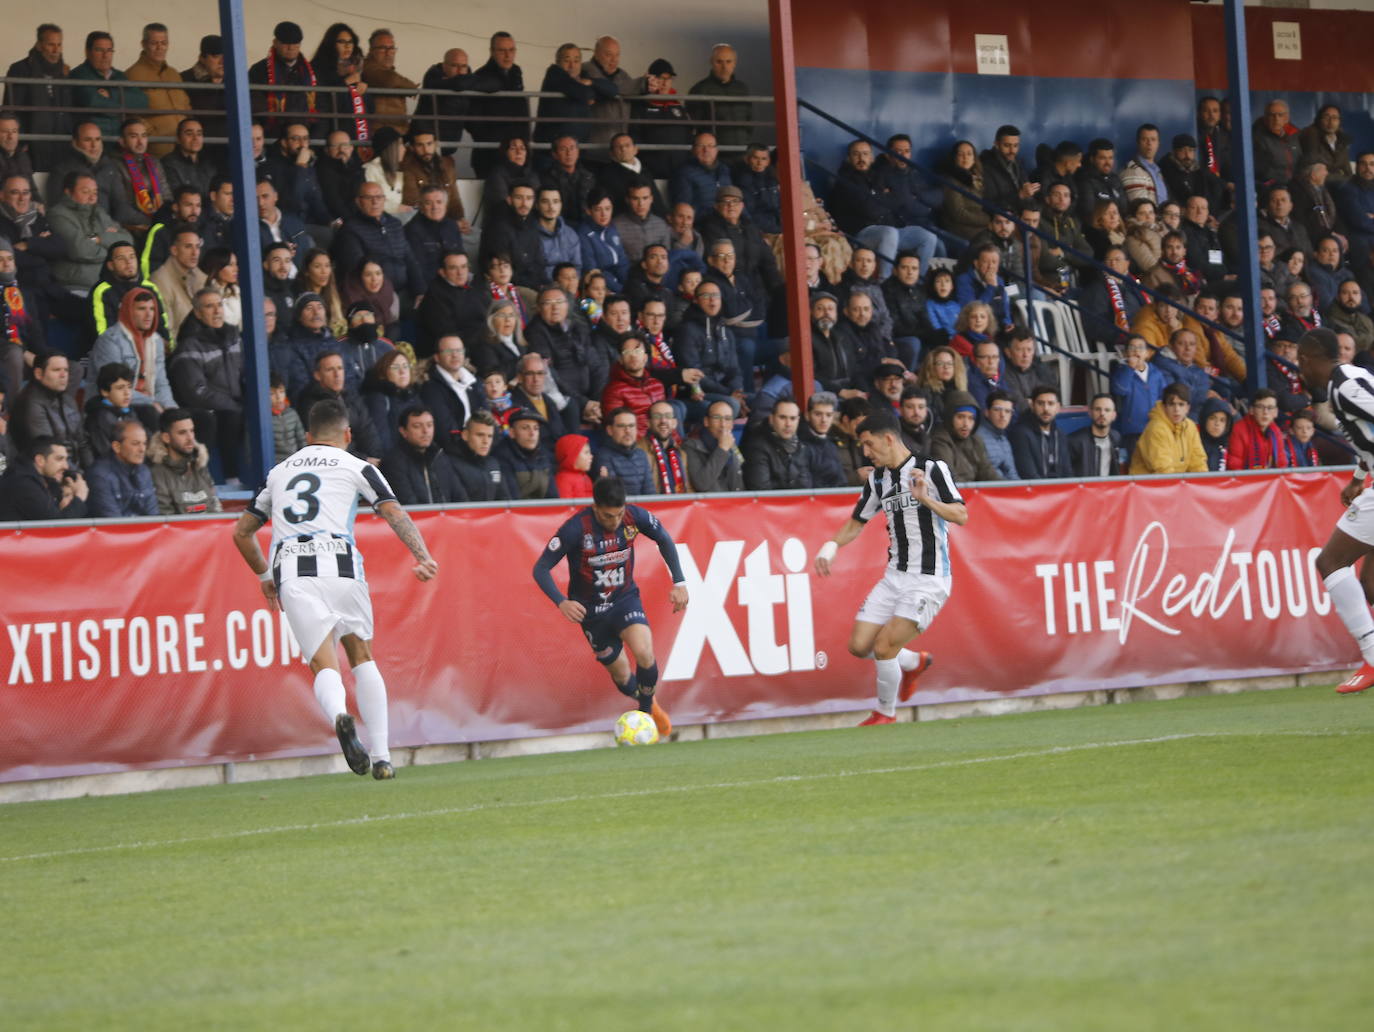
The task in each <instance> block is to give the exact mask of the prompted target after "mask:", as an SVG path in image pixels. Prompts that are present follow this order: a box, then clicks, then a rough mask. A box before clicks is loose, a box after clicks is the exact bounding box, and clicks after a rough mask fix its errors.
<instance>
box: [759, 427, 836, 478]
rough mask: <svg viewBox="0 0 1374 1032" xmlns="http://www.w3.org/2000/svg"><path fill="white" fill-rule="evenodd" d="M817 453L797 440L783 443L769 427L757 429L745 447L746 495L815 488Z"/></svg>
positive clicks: (800, 440) (796, 438) (798, 438)
mask: <svg viewBox="0 0 1374 1032" xmlns="http://www.w3.org/2000/svg"><path fill="white" fill-rule="evenodd" d="M817 460H818V456H817V454H816V450H815V449H813V448H810V447H808V446H807V445H806V443H805V442H804V441H803V440H802V439H801V438H800V437H795V436H794V437H793V438H792V439H791V440H790V441H784V440H783V439H782V438H781V437H779V436H778V435H777V434H776V433H774V432H773V428H772V427H771V426H762V427H759V428H758V429H757V430H756V431H755V432H754V433H753V434H752V435H750V437H749V440H748V441H746V442H745V444H744V487H745V490H747V491H787V490H799V489H801V488H807V487H815V486H816V474H817V470H816V464H817Z"/></svg>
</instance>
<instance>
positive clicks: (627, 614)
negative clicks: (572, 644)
mask: <svg viewBox="0 0 1374 1032" xmlns="http://www.w3.org/2000/svg"><path fill="white" fill-rule="evenodd" d="M634 624H643V625H644V626H645V627H647V626H649V618H648V617H646V616H645V615H644V603H643V602H642V601H640V598H639V592H638V591H632V592H630V593H629V594H628V595H625V596H624V597H623V598H620V599H617V600H616V601H614V602H610V603H607V604H605V607H604V608H603V607H602V606H588V607H587V615H586V616H585V617H584V618H583V620H582V633H583V634H585V635H586V636H587V644H588V645H590V646H591V647H592V651H593V652H594V653H596V661H597V662H598V663H603V664H605V665H606V666H610V665H611V664H612V663H614V662H615V661H616V657H618V656H619V655H620V650H621V647H622V645H621V641H620V634H621V632H622V631H624V630H625V628H626V627H630V626H632V625H634Z"/></svg>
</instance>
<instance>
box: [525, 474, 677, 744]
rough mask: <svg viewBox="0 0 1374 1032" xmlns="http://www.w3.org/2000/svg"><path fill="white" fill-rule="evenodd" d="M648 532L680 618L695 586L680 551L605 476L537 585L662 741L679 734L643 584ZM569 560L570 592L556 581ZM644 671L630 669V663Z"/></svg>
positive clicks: (553, 545)
mask: <svg viewBox="0 0 1374 1032" xmlns="http://www.w3.org/2000/svg"><path fill="white" fill-rule="evenodd" d="M640 534H643V535H644V536H645V537H647V538H648V539H649V540H651V541H653V542H654V543H655V544H657V545H658V551H659V554H660V555H662V556H663V561H664V562H665V563H667V564H668V571H669V572H670V573H671V574H672V575H673V590H672V591H671V592H670V593H669V595H668V599H669V601H670V602H672V604H673V612H674V613H680V612H682V610H684V609H686V608H687V584H686V580H685V578H684V577H683V575H682V566H681V564H680V563H679V562H678V558H677V546H676V545H674V544H673V539H672V537H671V536H670V535H669V534H668V532H667V531H666V530H664V529H663V524H661V523H659V522H658V519H657V518H656V517H655V516H654V515H653V514H652V513H650V512H649V511H648V510H647V509H641V508H640V507H639V506H638V505H626V504H625V485H624V484H622V483H621V482H620V481H619V480H618V479H616V478H615V477H602V478H601V479H600V480H598V481H597V482H596V483H595V484H594V485H593V487H592V504H591V505H589V506H588V507H587V508H585V509H583V510H582V511H581V512H579V513H577V515H575V516H573V517H572V518H571V519H570V520H568V521H567V522H566V523H564V524H563V526H561V527H559V528H558V533H557V534H555V535H554V536H553V537H552V538H551V539H550V540H549V543H548V546H547V547H546V548H545V549H544V550H543V551H542V552H540V554H539V561H538V562H536V563H535V564H534V580H535V583H537V584H538V585H539V587H540V590H542V591H543V592H544V594H546V595H548V596H549V598H550V599H552V600H553V603H554V605H556V606H557V607H558V610H559V612H561V613H562V614H563V615H564V616H566V617H567V618H568V619H569V620H571V621H572V622H573V623H575V624H581V625H582V633H583V634H585V635H586V636H587V644H588V645H590V646H591V647H592V651H593V652H594V653H595V654H596V658H597V662H599V663H601V665H602V666H604V667H605V668H606V670H607V672H608V673H609V674H610V675H611V680H612V681H614V682H615V686H616V688H618V689H619V690H620V691H621V692H622V693H624V694H625V695H628V696H629V697H630V698H632V699H634V700H635V702H636V703H637V704H638V706H639V708H640V709H641V710H643V711H644V712H645V713H648V714H649V715H651V716H652V717H653V718H654V723H655V724H656V725H657V726H658V734H659V737H660V738H666V737H667V736H668V735H669V734H671V733H672V730H673V724H672V721H670V720H669V719H668V714H667V713H666V712H664V710H663V707H662V706H660V705H659V704H658V702H657V701H656V699H655V698H654V690H655V688H656V687H657V685H658V663H657V661H656V660H655V659H654V639H653V635H652V633H651V632H650V631H649V621H648V619H647V618H646V617H645V616H644V603H643V602H641V601H640V598H639V586H638V585H637V584H635V578H634V573H635V551H634V543H635V538H636V537H638V536H639V535H640ZM565 558H566V559H567V560H568V593H567V595H564V594H563V593H562V592H561V591H559V590H558V585H556V584H555V583H554V582H553V568H554V567H555V566H557V565H558V564H559V563H560V562H562V561H563V559H565ZM631 656H633V657H634V662H635V666H636V669H635V670H634V671H631V670H630V657H631Z"/></svg>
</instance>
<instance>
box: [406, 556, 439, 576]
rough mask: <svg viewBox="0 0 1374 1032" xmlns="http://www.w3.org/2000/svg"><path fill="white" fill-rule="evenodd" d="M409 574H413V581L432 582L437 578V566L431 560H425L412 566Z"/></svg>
mask: <svg viewBox="0 0 1374 1032" xmlns="http://www.w3.org/2000/svg"><path fill="white" fill-rule="evenodd" d="M410 572H411V573H413V574H415V579H416V580H418V581H432V580H433V579H434V578H435V577H437V576H439V564H438V563H436V562H435V561H434V560H433V559H426V560H424V561H423V562H418V563H416V564H415V565H414V566H412V567H411V568H410Z"/></svg>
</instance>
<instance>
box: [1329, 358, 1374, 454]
mask: <svg viewBox="0 0 1374 1032" xmlns="http://www.w3.org/2000/svg"><path fill="white" fill-rule="evenodd" d="M1328 390H1329V392H1330V398H1331V411H1332V412H1334V413H1335V414H1336V419H1337V420H1338V421H1339V422H1340V424H1341V431H1342V432H1343V433H1344V434H1345V436H1346V437H1347V438H1348V439H1349V440H1350V443H1351V445H1352V446H1353V447H1354V448H1355V452H1356V454H1357V455H1358V456H1359V459H1360V465H1361V466H1363V467H1364V468H1365V469H1369V470H1374V375H1371V374H1370V373H1369V371H1368V370H1366V369H1362V368H1360V367H1359V366H1357V365H1338V366H1337V367H1336V370H1335V372H1333V373H1332V374H1331V384H1330V387H1329V388H1328Z"/></svg>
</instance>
